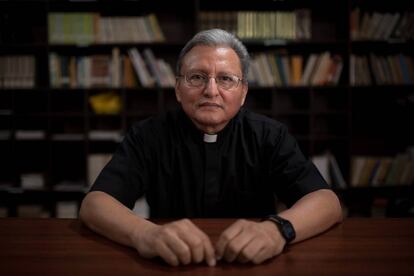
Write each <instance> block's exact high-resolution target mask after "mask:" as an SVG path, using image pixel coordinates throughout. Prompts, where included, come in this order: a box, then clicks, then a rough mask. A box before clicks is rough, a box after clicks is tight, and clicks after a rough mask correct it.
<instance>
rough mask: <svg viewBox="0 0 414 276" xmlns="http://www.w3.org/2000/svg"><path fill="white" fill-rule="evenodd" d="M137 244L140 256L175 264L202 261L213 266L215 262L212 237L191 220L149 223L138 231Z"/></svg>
mask: <svg viewBox="0 0 414 276" xmlns="http://www.w3.org/2000/svg"><path fill="white" fill-rule="evenodd" d="M137 230H138V229H137ZM134 244H135V248H136V249H137V250H138V252H139V254H140V255H141V256H143V257H145V258H152V257H156V256H160V257H161V258H163V259H164V260H165V261H166V262H167V263H168V264H170V265H173V266H177V265H179V264H184V265H186V264H190V263H200V262H202V261H206V262H207V264H208V265H210V266H214V265H215V264H216V259H215V255H214V249H213V246H212V244H211V241H210V239H209V238H208V237H207V235H206V234H205V233H204V232H202V231H201V230H200V229H199V228H198V227H197V226H195V225H194V224H193V223H192V222H191V221H190V220H188V219H182V220H178V221H174V222H171V223H168V224H165V225H156V224H151V225H147V226H146V227H145V229H139V233H138V232H137V233H136V239H135V242H134Z"/></svg>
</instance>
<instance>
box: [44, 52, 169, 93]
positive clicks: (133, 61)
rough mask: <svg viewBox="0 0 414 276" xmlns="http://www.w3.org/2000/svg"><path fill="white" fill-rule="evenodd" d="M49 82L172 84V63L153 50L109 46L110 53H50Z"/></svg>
mask: <svg viewBox="0 0 414 276" xmlns="http://www.w3.org/2000/svg"><path fill="white" fill-rule="evenodd" d="M49 72H50V85H51V87H54V88H63V87H70V88H91V87H103V88H106V87H112V88H120V87H126V88H134V87H138V86H142V87H154V86H155V85H158V86H160V87H172V86H174V83H175V77H174V76H175V75H174V73H173V70H172V68H171V66H170V65H169V64H168V63H167V62H165V61H164V60H163V59H157V58H156V57H155V56H154V54H153V52H152V50H151V49H149V48H147V49H144V50H143V52H142V54H141V53H140V52H139V51H138V50H137V49H136V48H131V49H129V50H128V55H123V54H121V53H120V50H119V48H117V47H115V48H113V49H112V54H111V55H91V56H60V55H58V54H56V53H51V54H50V55H49Z"/></svg>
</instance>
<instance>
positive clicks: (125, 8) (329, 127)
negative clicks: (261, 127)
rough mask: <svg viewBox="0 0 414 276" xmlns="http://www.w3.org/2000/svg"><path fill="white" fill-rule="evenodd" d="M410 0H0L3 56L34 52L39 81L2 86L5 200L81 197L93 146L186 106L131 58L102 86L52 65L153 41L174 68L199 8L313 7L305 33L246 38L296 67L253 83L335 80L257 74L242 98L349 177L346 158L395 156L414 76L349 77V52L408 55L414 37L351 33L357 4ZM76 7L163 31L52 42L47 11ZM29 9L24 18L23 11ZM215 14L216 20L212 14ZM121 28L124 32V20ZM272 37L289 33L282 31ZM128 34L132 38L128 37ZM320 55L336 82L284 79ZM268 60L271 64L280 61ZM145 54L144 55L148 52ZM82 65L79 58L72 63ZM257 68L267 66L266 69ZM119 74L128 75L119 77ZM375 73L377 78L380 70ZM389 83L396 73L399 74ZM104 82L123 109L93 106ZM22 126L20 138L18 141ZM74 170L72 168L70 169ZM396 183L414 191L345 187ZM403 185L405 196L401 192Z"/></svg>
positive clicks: (110, 143) (405, 130) (407, 140)
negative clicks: (38, 185) (25, 183)
mask: <svg viewBox="0 0 414 276" xmlns="http://www.w3.org/2000/svg"><path fill="white" fill-rule="evenodd" d="M405 2H406V3H405ZM407 3H409V1H400V0H396V1H394V2H390V3H387V4H383V3H382V2H381V3H380V2H378V1H373V0H372V1H357V0H341V1H339V2H333V1H328V0H321V1H305V0H299V1H296V0H295V1H270V0H258V1H253V2H251V1H250V2H249V1H241V2H239V3H237V5H235V3H232V2H230V1H227V2H226V1H224V2H223V1H221V0H186V1H185V2H184V3H182V5H178V4H177V2H174V1H170V2H168V1H161V0H157V1H150V0H140V1H129V0H122V1H115V0H104V1H93V0H91V1H69V0H59V1H53V0H34V1H28V0H17V1H0V56H1V57H3V56H5V57H12V56H13V57H14V56H23V55H30V56H33V58H34V60H35V66H34V67H35V76H34V81H35V85H34V87H33V88H7V87H1V88H0V152H1V155H2V156H0V165H2V166H4V167H5V168H6V170H5V171H6V172H5V174H4V175H0V183H10V184H11V188H10V189H8V188H4V189H3V190H4V191H6V192H5V193H6V195H7V194H8V193H9V194H11V195H12V197H11V199H10V200H12V201H14V203H16V204H17V203H18V202H19V201H21V202H30V201H31V200H34V199H35V198H36V196H39V202H41V200H46V201H47V202H49V203H50V202H52V201H54V200H57V199H70V198H71V197H72V198H74V199H76V200H78V199H81V198H82V196H84V194H85V191H86V190H84V189H83V188H82V189H79V191H75V190H71V189H76V184H75V185H74V186H73V187H72V186H70V185H67V188H65V185H66V184H68V183H67V182H73V181H76V180H77V178H79V181H80V182H81V183H80V187H84V188H85V187H87V185H88V184H87V183H88V181H89V176H90V175H89V174H90V173H89V172H88V157H89V155H91V154H109V153H112V152H113V151H114V150H116V148H117V146H118V145H119V143H120V141H121V140H122V138H123V136H124V135H125V133H126V132H127V130H128V129H129V128H130V126H131V125H132V124H133V123H134V122H136V121H138V120H141V119H145V118H148V117H149V116H153V115H157V114H160V113H163V112H165V111H167V110H171V109H175V108H177V107H178V106H179V104H178V103H177V102H176V97H175V91H174V87H161V86H160V85H155V86H153V87H143V86H142V85H140V83H141V82H140V80H139V77H138V76H137V74H136V71H135V68H134V67H133V65H132V66H131V67H129V69H130V72H132V75H130V77H131V76H132V77H131V78H130V79H129V81H131V82H127V81H125V80H123V81H122V82H118V81H113V82H112V80H111V82H104V81H103V82H99V83H103V84H105V86H102V87H81V84H84V83H87V82H82V81H80V80H78V79H77V80H76V81H74V82H72V84H74V83H76V84H77V85H78V86H79V87H69V85H67V83H68V81H67V80H66V82H52V81H51V79H52V78H53V76H54V75H53V74H50V73H51V71H52V70H54V69H53V68H55V70H58V71H59V70H60V71H62V69H63V71H65V70H66V71H67V70H69V68H70V66H72V68H71V70H73V64H72V65H68V64H66V63H70V57H74V58H73V59H72V60H75V61H76V62H80V60H82V59H83V60H85V59H87V58H89V57H91V56H95V55H102V56H106V57H108V60H110V62H111V63H108V64H109V65H108V68H110V69H109V70H113V68H114V64H116V62H114V61H112V58H113V57H114V56H115V57H117V54H119V56H120V59H119V60H123V61H122V62H124V61H125V59H127V58H128V59H129V60H130V57H129V53H128V50H129V49H131V48H136V49H137V50H138V51H139V52H140V53H142V52H143V51H144V50H145V49H147V48H148V49H151V50H152V51H153V52H154V56H155V57H156V59H162V60H163V61H165V62H166V63H167V64H168V65H169V66H170V67H171V70H172V71H173V75H174V72H175V67H174V66H175V63H176V58H177V57H178V54H179V52H180V50H181V48H182V47H183V46H184V45H185V43H186V42H187V41H188V39H190V38H191V37H192V36H193V35H194V34H195V33H196V31H197V28H198V27H200V26H201V25H202V24H201V23H202V22H200V21H201V13H203V12H213V13H214V12H216V13H221V12H236V11H249V12H253V13H254V12H272V11H274V12H276V11H283V12H288V13H291V14H294V12H293V11H296V10H303V9H309V10H310V11H311V17H310V19H311V21H310V25H306V24H305V25H303V26H302V27H306V28H310V29H307V30H309V31H310V34H311V35H310V38H309V39H279V38H274V39H243V42H244V43H245V45H246V46H247V48H248V50H249V53H250V55H251V56H252V57H256V55H260V54H262V53H266V54H268V53H269V54H272V55H274V56H275V57H277V58H278V57H279V56H280V57H282V56H283V57H287V60H288V63H290V66H291V67H290V68H289V69H288V66H287V65H282V66H281V67H280V68H281V69H280V68H279V67H278V66H280V65H278V64H276V67H278V70H275V67H274V66H273V67H270V72H271V73H270V75H271V76H270V78H275V79H277V77H276V73H275V72H276V71H277V72H278V73H277V74H278V75H279V77H280V78H279V79H280V81H279V82H276V81H270V82H259V81H258V80H257V79H256V83H263V84H269V83H272V84H276V83H278V84H286V83H290V84H298V83H300V84H303V83H335V84H336V85H297V86H296V85H286V86H284V85H276V86H275V85H271V86H259V85H255V84H250V85H249V92H248V95H247V98H246V102H245V107H247V108H249V109H251V110H253V111H255V112H258V113H261V114H263V115H265V116H268V117H271V118H275V119H276V120H279V121H280V122H282V123H284V124H285V125H286V126H287V127H288V129H289V131H290V132H291V134H292V135H294V137H295V138H296V139H297V141H298V143H299V144H300V147H301V150H302V151H303V152H304V153H305V154H306V155H307V156H312V155H315V154H319V153H321V152H323V151H324V150H330V151H332V152H333V153H335V155H336V157H337V158H338V163H340V167H341V169H343V170H344V171H343V174H344V175H345V176H349V175H350V174H351V168H350V163H351V159H352V157H353V156H355V155H360V154H361V155H362V154H367V155H375V156H379V155H387V156H395V155H396V154H397V153H399V152H400V151H403V150H405V148H406V147H407V146H410V145H413V141H414V136H413V134H411V132H410V127H409V122H411V121H410V120H411V118H412V117H413V115H414V114H413V110H414V109H413V91H414V84H410V85H401V84H398V85H376V84H373V85H367V86H363V85H350V83H351V82H350V75H351V73H350V72H351V70H350V69H351V57H352V56H354V55H358V56H361V55H362V56H369V55H370V53H373V54H374V55H377V56H380V57H382V56H385V57H386V56H389V55H397V54H400V53H402V54H403V55H406V56H409V57H411V60H413V59H414V50H413V49H414V41H413V40H393V39H389V40H386V41H373V40H364V41H362V40H360V41H356V40H352V39H351V35H350V31H351V30H350V21H351V20H350V16H351V12H352V10H351V9H353V8H354V7H356V6H360V8H361V11H362V12H369V13H372V12H376V11H377V12H381V13H382V12H383V13H386V12H390V13H395V12H400V13H401V14H402V13H403V12H405V11H407V12H411V13H412V12H413V10H414V8H413V7H411V5H409V4H407ZM321 7H324V9H321ZM72 12H77V13H81V12H88V13H99V14H100V15H101V16H102V17H106V18H113V17H129V16H135V17H137V16H142V15H148V14H151V13H153V14H155V15H156V17H157V19H158V21H159V23H160V26H161V29H162V31H163V33H164V36H165V41H164V42H144V43H141V42H136V43H135V42H134V43H130V42H120V43H89V44H88V43H84V44H77V43H71V44H63V43H50V42H49V41H48V33H49V29H48V20H49V18H48V16H49V15H50V14H51V13H72ZM292 12H293V13H292ZM305 12H306V11H305ZM361 15H362V13H361ZM22 18H24V19H25V20H23V21H22ZM227 19H229V17H227ZM262 19H263V18H262ZM360 19H361V20H362V18H360ZM213 21H214V20H213ZM286 22H287V21H285V22H283V23H286ZM213 23H215V24H216V23H217V20H216V22H213ZM227 23H229V22H227ZM360 23H361V22H360ZM75 25H76V24H75ZM268 27H269V26H261V28H262V29H263V28H267V29H271V28H268ZM289 28H293V27H292V26H290V27H289ZM125 29H127V28H125ZM284 29H288V27H285V28H284ZM292 30H293V29H291V31H292ZM125 31H126V33H127V30H125ZM259 31H260V30H259ZM246 37H247V36H246ZM274 37H276V35H275V36H274ZM277 37H283V36H280V33H279V36H277ZM285 37H287V36H285ZM296 37H298V36H296ZM128 40H130V41H131V39H130V38H128ZM128 40H125V41H128ZM56 41H57V40H56ZM94 41H103V40H94ZM136 41H139V39H138V40H136ZM115 48H117V49H119V53H118V52H117V50H114V52H113V49H115ZM51 53H54V54H56V55H57V56H58V57H63V59H62V60H63V62H62V63H59V64H60V66H57V67H53V66H51V67H50V68H49V66H50V60H49V59H50V58H49V56H50V54H51ZM324 53H328V56H329V58H330V59H331V61H333V62H334V63H335V62H337V65H338V64H340V66H342V67H341V70H342V71H341V72H340V75H338V76H339V78H337V79H335V80H337V81H333V80H332V78H331V79H330V81H329V80H328V78H326V79H325V80H324V81H319V82H318V81H315V82H313V81H311V80H313V78H311V77H310V78H309V81H302V79H300V81H299V80H298V79H295V82H290V81H286V78H285V79H284V81H282V77H281V76H282V75H281V74H280V71H283V72H284V73H285V74H286V72H287V70H289V71H288V72H289V74H292V75H293V73H292V71H293V70H292V67H293V65H292V60H293V59H292V57H293V56H297V57H299V59H301V61H300V62H301V73H302V75H301V76H302V77H303V73H304V70H305V68H306V65H307V62H308V61H309V59H310V57H311V56H312V55H315V56H316V57H317V60H316V62H315V64H318V63H319V62H320V60H319V58H320V57H321V56H322V55H323V54H324ZM85 57H87V58H85ZM84 58H85V59H84ZM335 58H336V59H335ZM130 61H131V60H130ZM270 61H271V62H273V60H270ZM72 62H73V61H72ZM82 62H83V61H82ZM88 62H89V61H88ZM112 62H114V63H112ZM144 63H145V65H149V63H148V62H147V61H144ZM266 63H269V60H266V62H265V63H264V65H263V64H262V65H261V66H266ZM122 65H123V67H117V68H118V69H119V68H122V70H119V72H120V73H119V75H120V76H122V74H125V68H128V64H127V65H125V63H124V64H122ZM124 66H125V67H124ZM56 68H57V69H56ZM79 68H80V67H76V66H75V71H76V70H78V69H79ZM108 68H106V69H108ZM315 68H316V69H315ZM334 68H335V67H334ZM336 68H338V67H336ZM101 69H102V68H101ZM317 69H318V66H314V67H313V69H312V71H313V72H311V75H310V76H313V74H314V73H316V71H318V70H317ZM85 70H86V69H85ZM264 70H265V71H266V69H264ZM279 70H280V71H279ZM321 70H322V69H321ZM332 70H333V69H332ZM102 71H103V70H102ZM372 71H373V70H372V66H371V64H370V65H369V67H368V74H369V75H370V76H371V77H374V76H373V75H372ZM88 72H89V71H88ZM107 72H108V71H107ZM110 72H114V71H110ZM259 72H260V73H263V68H262V69H261V71H259ZM331 72H332V71H331ZM61 73H62V72H61ZM76 73H77V74H74V73H73V71H72V74H70V73H67V72H65V73H64V74H61V75H60V76H64V77H68V76H69V75H70V76H72V81H73V76H76V78H79V77H80V76H82V74H80V73H79V71H76ZM272 73H275V74H272ZM150 74H152V73H151V72H150ZM114 75H115V74H112V73H109V76H110V77H113V78H114V79H116V78H115V77H114ZM259 75H261V74H259ZM105 76H106V77H107V76H108V74H107V73H106V75H105ZM173 77H174V76H173ZM285 77H286V76H285ZM4 79H5V77H2V76H0V86H1V85H2V82H3V80H4ZM69 79H70V77H69ZM53 80H55V79H54V78H53ZM413 82H414V80H413ZM51 83H53V84H54V85H55V84H57V85H56V86H58V85H59V84H62V83H63V84H64V85H65V86H62V87H52V85H51ZM97 83H98V82H97ZM109 83H110V84H112V83H115V84H116V87H109V86H108V85H106V84H109ZM119 83H121V84H120V85H118V84H119ZM372 83H375V82H374V78H373V82H372ZM394 83H398V82H396V81H394ZM149 86H150V85H149ZM108 92H114V93H115V94H116V95H117V96H119V100H120V102H121V106H122V108H121V111H120V112H119V113H116V114H108V115H107V114H96V113H95V112H94V111H93V109H92V107H91V104H90V98H91V96H94V95H98V94H104V93H108ZM22 130H23V131H26V134H25V133H24V132H23V133H22V132H21V131H22ZM28 131H29V132H28ZM30 131H34V132H30ZM22 134H23V138H24V139H21V138H22V136H21V135H22ZM39 134H40V135H39ZM19 135H20V138H19ZM67 168H70V170H72V171H68V169H67ZM31 171H34V172H40V173H41V174H42V175H44V178H45V185H46V186H47V189H45V190H43V191H22V190H19V188H16V186H19V185H20V182H19V181H20V180H19V179H20V176H21V175H22V174H26V173H29V172H31ZM72 174H73V175H72ZM71 178H73V179H71ZM62 183H63V184H62ZM65 183H66V184H65ZM61 184H62V185H61ZM72 184H73V183H72ZM1 186H2V185H1V184H0V187H1ZM13 187H14V188H13ZM85 189H86V188H85ZM3 190H2V193H3V192H4V191H3ZM396 191H398V192H396ZM399 191H403V192H405V193H407V194H413V190H412V189H411V188H406V187H404V188H401V189H400V188H399V187H371V188H366V189H362V188H358V189H356V188H350V189H348V190H346V191H339V192H340V193H343V194H347V193H349V197H350V198H351V199H352V194H354V195H355V194H359V193H361V194H364V193H369V194H371V195H373V196H385V195H388V194H394V193H395V195H397V193H399ZM403 192H402V193H401V195H403V194H404V193H403ZM6 195H4V197H6ZM347 195H348V194H347ZM398 195H400V194H398ZM8 200H9V199H8ZM26 200H27V201H26Z"/></svg>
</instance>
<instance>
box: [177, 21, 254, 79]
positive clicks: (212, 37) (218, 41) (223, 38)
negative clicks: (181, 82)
mask: <svg viewBox="0 0 414 276" xmlns="http://www.w3.org/2000/svg"><path fill="white" fill-rule="evenodd" d="M198 45H205V46H212V47H214V46H225V47H229V48H232V49H233V50H234V51H235V52H236V54H237V56H238V57H239V60H240V66H241V70H242V74H243V76H242V78H243V81H247V74H248V72H249V64H250V57H249V53H248V52H247V49H246V47H245V46H244V45H243V43H242V42H241V41H240V40H239V39H238V38H237V37H236V36H235V35H233V34H231V33H229V32H227V31H224V30H221V29H210V30H205V31H201V32H199V33H197V34H196V35H195V36H194V37H193V38H192V39H191V40H190V41H188V42H187V44H186V45H185V46H184V48H183V49H182V50H181V52H180V55H179V56H178V61H177V67H176V74H177V75H179V74H180V71H181V66H182V62H183V59H184V57H185V55H186V54H187V53H188V52H189V51H190V50H191V49H192V48H194V47H195V46H198Z"/></svg>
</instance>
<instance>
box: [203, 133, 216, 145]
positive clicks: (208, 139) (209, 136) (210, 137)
mask: <svg viewBox="0 0 414 276" xmlns="http://www.w3.org/2000/svg"><path fill="white" fill-rule="evenodd" d="M204 142H206V143H215V142H217V134H207V133H204Z"/></svg>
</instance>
